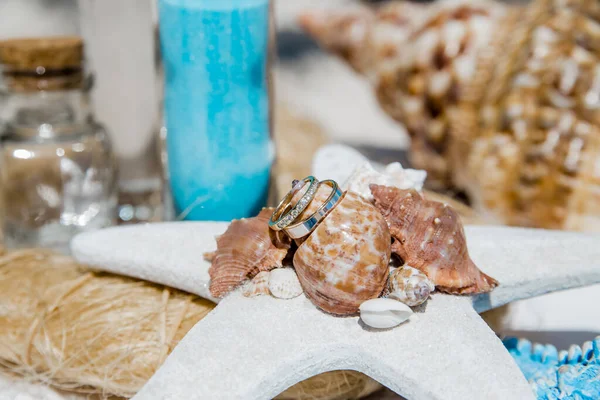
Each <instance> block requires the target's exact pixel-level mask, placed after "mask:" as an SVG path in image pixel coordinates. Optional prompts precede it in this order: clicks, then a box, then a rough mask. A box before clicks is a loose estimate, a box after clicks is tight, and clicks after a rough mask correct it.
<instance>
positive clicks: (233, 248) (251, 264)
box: [207, 208, 291, 297]
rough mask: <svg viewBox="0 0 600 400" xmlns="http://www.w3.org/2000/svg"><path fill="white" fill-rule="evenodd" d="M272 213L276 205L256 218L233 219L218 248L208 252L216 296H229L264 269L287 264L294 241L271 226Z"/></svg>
mask: <svg viewBox="0 0 600 400" xmlns="http://www.w3.org/2000/svg"><path fill="white" fill-rule="evenodd" d="M272 214H273V209H272V208H265V209H263V210H262V211H261V212H260V214H258V216H256V217H254V218H248V219H241V220H236V221H233V222H232V223H231V225H229V228H228V229H227V231H226V232H225V233H224V234H223V235H221V236H220V237H218V238H217V251H216V252H215V253H212V254H209V255H207V258H209V259H210V260H211V261H212V265H211V266H210V269H209V270H208V273H209V275H210V292H211V294H212V295H213V296H214V297H223V296H225V295H226V294H227V293H229V292H230V291H232V290H233V289H235V288H236V287H237V286H239V285H240V284H241V283H243V282H244V281H245V280H247V279H248V278H252V277H254V276H255V275H257V274H258V273H259V272H261V271H270V270H272V269H274V268H278V267H282V266H283V265H282V261H283V259H284V258H285V256H286V255H287V253H288V250H289V249H290V244H291V243H290V241H289V239H288V240H286V239H285V237H283V236H275V235H274V234H273V233H272V232H271V230H270V229H269V218H271V215H272Z"/></svg>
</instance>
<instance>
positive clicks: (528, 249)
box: [72, 222, 600, 400]
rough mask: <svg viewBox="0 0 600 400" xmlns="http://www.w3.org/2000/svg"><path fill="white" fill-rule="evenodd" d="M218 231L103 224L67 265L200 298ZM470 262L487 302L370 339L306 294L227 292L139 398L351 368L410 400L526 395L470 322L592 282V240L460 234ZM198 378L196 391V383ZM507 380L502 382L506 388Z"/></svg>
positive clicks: (222, 391)
mask: <svg viewBox="0 0 600 400" xmlns="http://www.w3.org/2000/svg"><path fill="white" fill-rule="evenodd" d="M226 226H227V224H224V223H201V222H199V223H170V224H155V225H145V226H134V227H126V228H112V229H107V230H104V231H99V232H95V233H86V234H83V235H80V236H78V237H77V238H76V239H75V240H74V241H73V244H72V248H73V254H74V255H75V257H76V258H77V259H78V260H80V261H82V262H86V263H90V264H92V265H95V266H97V267H101V268H102V269H105V270H108V271H112V272H119V273H123V274H126V275H130V276H134V277H138V278H142V279H148V280H152V281H155V282H157V283H163V284H167V285H170V286H173V287H177V288H180V289H183V290H188V291H190V292H192V293H196V294H199V295H205V294H206V293H207V285H208V273H207V271H208V267H209V264H208V263H207V262H204V261H203V259H202V254H203V252H205V251H209V250H213V249H214V239H213V237H214V236H215V235H217V234H219V233H221V232H223V230H224V229H225V227H226ZM466 232H467V240H468V245H469V249H470V252H471V255H472V257H473V260H474V261H475V262H476V263H477V264H478V265H479V266H480V267H481V269H482V270H483V271H484V272H486V273H488V274H489V275H491V276H493V277H494V278H496V279H498V280H499V281H500V286H499V287H498V288H497V289H496V290H495V291H494V292H492V293H491V294H489V295H480V296H478V297H476V298H474V299H471V298H469V297H453V296H446V295H441V294H437V295H434V297H433V299H432V300H431V301H429V302H428V303H427V304H426V306H425V310H424V312H422V313H420V314H417V315H415V316H414V318H412V319H411V320H410V321H409V322H408V323H407V324H403V325H402V326H400V327H398V328H396V329H392V330H389V331H385V332H370V331H367V330H365V329H363V327H362V326H361V325H360V324H359V323H358V318H357V317H350V318H336V317H332V316H329V315H326V314H324V313H322V312H321V311H318V310H317V309H316V308H315V307H314V306H313V305H312V304H311V303H310V302H309V301H308V300H307V299H306V298H305V297H303V296H301V297H299V298H297V299H294V300H288V301H285V300H277V299H273V298H269V297H258V298H252V299H248V298H245V297H242V296H241V294H240V293H238V292H236V293H234V294H233V295H230V296H228V297H227V298H225V299H224V300H222V302H221V303H220V304H219V306H218V307H217V308H216V309H215V311H213V312H212V313H211V314H210V315H209V316H208V317H206V318H205V319H203V320H202V321H201V322H200V323H199V324H198V325H197V326H196V327H195V328H194V329H193V330H192V331H191V332H190V333H189V334H188V335H187V336H186V338H185V339H184V340H183V341H182V342H181V344H180V345H179V346H178V347H177V348H176V349H175V351H174V352H173V354H172V355H171V356H170V357H169V358H168V360H167V362H166V363H165V364H164V366H163V367H162V368H161V369H160V370H159V372H158V373H157V374H156V375H155V376H154V377H153V378H152V379H151V381H150V382H149V383H148V385H147V386H146V387H145V388H144V389H143V390H142V391H141V392H140V394H139V395H138V396H137V397H136V398H138V399H156V398H161V399H180V398H186V399H187V398H189V399H204V398H210V399H220V398H223V399H224V398H227V399H232V398H243V399H268V398H271V397H273V396H274V395H276V394H279V393H280V392H281V391H283V390H284V389H286V388H287V387H289V386H290V385H293V384H295V383H297V382H300V381H302V380H304V379H306V378H308V377H310V376H314V375H317V374H319V373H322V372H325V371H331V370H337V369H355V370H358V371H361V372H364V373H366V374H367V375H369V376H371V377H373V378H374V379H376V380H378V381H379V382H381V383H382V384H384V385H386V386H387V387H389V388H391V389H392V390H394V391H396V392H397V393H399V394H401V395H403V396H405V397H408V398H410V399H433V400H435V399H445V400H451V399H463V398H470V395H472V394H473V393H477V394H478V395H479V396H480V397H479V398H486V399H494V398H497V399H507V398H511V399H512V398H515V399H516V398H518V399H522V398H531V396H532V395H531V392H530V389H529V386H528V385H527V383H526V382H525V380H524V378H523V377H522V375H521V373H520V371H519V370H518V368H517V367H516V365H515V364H514V361H513V360H512V358H511V357H510V356H509V355H508V353H507V352H506V351H505V350H504V347H503V346H502V344H501V343H500V341H499V340H498V339H497V337H496V336H495V335H494V333H493V332H492V331H491V330H490V329H489V328H488V327H487V325H486V324H485V322H483V321H482V320H481V319H480V318H479V317H478V316H477V314H476V311H475V310H474V309H473V305H472V303H471V301H473V303H474V305H475V308H476V309H477V311H485V310H487V309H491V308H494V307H497V306H500V305H503V304H506V303H509V302H511V301H514V300H518V299H522V298H528V297H533V296H537V295H540V294H543V293H547V292H552V291H556V290H562V289H567V288H572V287H578V286H583V285H586V284H592V283H599V282H600V261H599V260H600V246H598V243H600V237H599V236H592V235H586V234H578V233H567V232H553V231H541V230H531V229H517V228H494V227H468V228H467V229H466ZM198 382H202V385H198ZM508 383H510V384H508Z"/></svg>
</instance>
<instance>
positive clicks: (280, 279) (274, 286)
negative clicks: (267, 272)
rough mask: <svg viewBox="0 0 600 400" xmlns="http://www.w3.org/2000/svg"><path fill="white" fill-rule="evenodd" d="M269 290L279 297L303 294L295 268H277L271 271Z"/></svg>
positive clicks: (292, 296) (284, 297)
mask: <svg viewBox="0 0 600 400" xmlns="http://www.w3.org/2000/svg"><path fill="white" fill-rule="evenodd" d="M269 290H270V291H271V294H272V295H273V297H276V298H278V299H293V298H295V297H298V296H300V295H301V294H302V292H303V290H302V286H301V285H300V281H299V280H298V275H296V271H294V269H293V268H277V269H274V270H272V271H271V276H270V277H269Z"/></svg>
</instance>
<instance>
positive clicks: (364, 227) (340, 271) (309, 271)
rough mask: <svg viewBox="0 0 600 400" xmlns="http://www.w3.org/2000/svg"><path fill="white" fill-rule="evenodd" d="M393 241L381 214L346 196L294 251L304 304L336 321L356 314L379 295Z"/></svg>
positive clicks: (357, 199) (367, 203)
mask: <svg viewBox="0 0 600 400" xmlns="http://www.w3.org/2000/svg"><path fill="white" fill-rule="evenodd" d="M390 243H391V237H390V232H389V229H388V226H387V223H386V221H385V219H384V218H383V216H382V215H381V213H380V212H379V211H378V210H377V209H376V208H375V207H374V206H373V205H372V204H370V203H369V202H368V201H367V200H365V199H363V198H362V197H361V196H359V195H358V194H355V193H352V192H346V193H345V194H344V197H343V198H342V200H341V201H340V202H339V203H338V205H337V206H336V207H335V209H334V210H333V211H332V212H331V213H330V214H329V215H328V216H327V217H326V218H325V219H324V220H323V221H322V222H321V223H320V225H319V226H318V227H317V228H316V229H315V231H314V232H313V233H312V234H311V235H310V236H309V237H308V239H306V240H305V241H304V242H303V243H302V244H301V245H300V246H299V247H298V250H297V251H296V254H295V256H294V267H295V268H296V272H297V273H298V278H299V279H300V283H301V284H302V287H303V289H304V293H305V294H306V295H307V296H308V298H309V299H310V300H311V301H312V302H313V303H314V304H315V305H316V306H317V307H319V308H321V309H322V310H324V311H326V312H329V313H331V314H336V315H349V314H354V313H356V312H358V309H359V306H360V305H361V303H363V302H365V301H366V300H369V299H373V298H376V297H379V295H380V294H381V293H382V292H383V290H384V288H385V285H386V281H387V276H388V262H389V259H390V251H391V250H390Z"/></svg>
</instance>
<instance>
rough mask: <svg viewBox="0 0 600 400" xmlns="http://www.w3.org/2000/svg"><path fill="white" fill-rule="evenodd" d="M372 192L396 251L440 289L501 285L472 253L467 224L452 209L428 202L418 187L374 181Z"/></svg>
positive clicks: (459, 291)
mask: <svg viewBox="0 0 600 400" xmlns="http://www.w3.org/2000/svg"><path fill="white" fill-rule="evenodd" d="M371 190H372V192H373V196H374V197H375V206H376V207H377V208H378V209H379V210H380V211H381V213H382V214H383V215H384V217H385V219H386V220H387V222H388V224H389V226H390V233H391V235H392V237H393V238H394V239H395V241H394V243H393V245H392V251H393V252H394V253H395V254H397V255H398V256H400V257H401V258H402V259H403V260H404V262H405V264H407V265H410V266H412V267H413V268H416V269H418V270H420V271H422V272H424V273H425V274H426V275H427V277H428V278H429V279H430V280H431V281H432V282H433V283H434V284H435V286H436V288H437V289H439V290H441V291H443V292H447V293H452V294H476V293H485V292H489V291H491V290H493V289H494V288H495V287H496V286H497V285H498V282H497V281H496V280H495V279H493V278H491V277H489V276H487V275H486V274H484V273H483V272H481V271H480V270H479V268H477V266H476V265H475V263H473V261H472V260H471V258H470V257H469V252H468V249H467V240H466V237H465V233H464V229H463V226H462V224H461V222H460V218H459V216H458V214H457V213H456V212H455V211H454V210H453V209H452V208H451V207H449V206H447V205H445V204H443V203H439V202H435V201H430V200H426V199H425V198H423V196H421V194H419V193H418V192H417V191H415V190H401V189H397V188H390V187H387V186H379V185H371Z"/></svg>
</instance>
